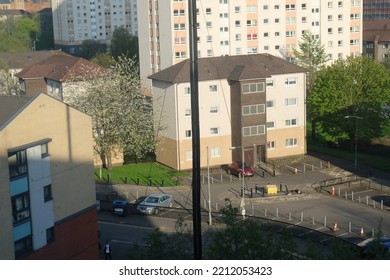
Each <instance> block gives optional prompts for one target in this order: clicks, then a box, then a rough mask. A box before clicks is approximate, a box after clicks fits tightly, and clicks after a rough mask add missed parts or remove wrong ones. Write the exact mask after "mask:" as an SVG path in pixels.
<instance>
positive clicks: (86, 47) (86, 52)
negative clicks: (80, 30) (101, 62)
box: [81, 39, 105, 60]
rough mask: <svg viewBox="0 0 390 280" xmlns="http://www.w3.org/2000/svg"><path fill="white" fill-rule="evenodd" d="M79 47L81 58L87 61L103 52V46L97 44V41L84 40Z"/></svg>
mask: <svg viewBox="0 0 390 280" xmlns="http://www.w3.org/2000/svg"><path fill="white" fill-rule="evenodd" d="M81 47H82V53H81V56H82V57H83V58H85V59H88V60H90V59H91V58H93V57H95V56H97V55H98V54H99V53H102V52H103V51H105V50H104V48H105V46H103V45H102V44H99V43H98V42H97V41H95V40H92V39H88V40H84V41H83V42H82V43H81Z"/></svg>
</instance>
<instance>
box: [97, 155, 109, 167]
mask: <svg viewBox="0 0 390 280" xmlns="http://www.w3.org/2000/svg"><path fill="white" fill-rule="evenodd" d="M99 156H100V160H101V161H102V168H104V169H107V162H106V155H105V154H104V152H100V153H99Z"/></svg>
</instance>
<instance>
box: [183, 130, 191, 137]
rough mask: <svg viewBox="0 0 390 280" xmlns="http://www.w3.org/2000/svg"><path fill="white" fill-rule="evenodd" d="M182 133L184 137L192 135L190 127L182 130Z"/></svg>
mask: <svg viewBox="0 0 390 280" xmlns="http://www.w3.org/2000/svg"><path fill="white" fill-rule="evenodd" d="M184 135H185V137H186V138H191V137H192V131H191V129H187V130H186V131H185V132H184Z"/></svg>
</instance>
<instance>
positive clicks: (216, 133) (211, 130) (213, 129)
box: [210, 127, 219, 135]
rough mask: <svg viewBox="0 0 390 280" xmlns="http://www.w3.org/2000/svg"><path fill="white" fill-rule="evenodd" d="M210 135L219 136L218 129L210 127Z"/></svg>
mask: <svg viewBox="0 0 390 280" xmlns="http://www.w3.org/2000/svg"><path fill="white" fill-rule="evenodd" d="M210 135H219V127H210Z"/></svg>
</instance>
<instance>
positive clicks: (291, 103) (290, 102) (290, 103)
mask: <svg viewBox="0 0 390 280" xmlns="http://www.w3.org/2000/svg"><path fill="white" fill-rule="evenodd" d="M284 102H285V105H286V106H296V105H297V99H296V98H286V99H285V101H284Z"/></svg>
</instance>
